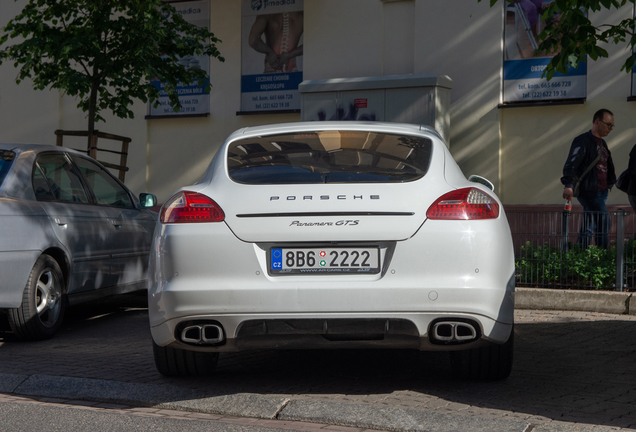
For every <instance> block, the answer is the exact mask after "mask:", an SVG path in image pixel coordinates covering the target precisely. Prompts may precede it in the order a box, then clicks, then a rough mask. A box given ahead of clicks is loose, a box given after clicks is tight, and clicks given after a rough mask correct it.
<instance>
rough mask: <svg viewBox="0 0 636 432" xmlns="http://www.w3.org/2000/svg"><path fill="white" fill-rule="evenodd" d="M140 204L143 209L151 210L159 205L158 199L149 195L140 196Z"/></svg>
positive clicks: (142, 194) (141, 194)
mask: <svg viewBox="0 0 636 432" xmlns="http://www.w3.org/2000/svg"><path fill="white" fill-rule="evenodd" d="M139 203H140V204H141V206H142V207H143V208H150V207H154V206H156V205H157V197H156V196H154V195H153V194H149V193H143V192H142V193H140V194H139Z"/></svg>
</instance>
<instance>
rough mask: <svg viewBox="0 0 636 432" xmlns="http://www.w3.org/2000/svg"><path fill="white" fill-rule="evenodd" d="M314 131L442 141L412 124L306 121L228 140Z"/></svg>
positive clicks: (237, 134) (251, 129)
mask: <svg viewBox="0 0 636 432" xmlns="http://www.w3.org/2000/svg"><path fill="white" fill-rule="evenodd" d="M316 130H351V131H373V132H385V133H407V134H408V133H422V132H424V133H428V134H432V135H434V136H436V137H437V138H439V139H440V140H442V141H444V139H443V138H442V137H441V135H440V134H439V133H438V132H437V131H436V130H435V129H433V128H432V127H430V126H427V125H419V124H412V123H393V122H391V123H389V122H375V121H307V122H295V123H278V124H269V125H262V126H252V127H246V128H242V129H239V130H237V131H236V132H234V133H233V134H232V135H230V137H228V141H229V140H230V139H238V138H239V137H241V136H248V135H249V136H257V135H269V134H275V133H292V132H303V131H316Z"/></svg>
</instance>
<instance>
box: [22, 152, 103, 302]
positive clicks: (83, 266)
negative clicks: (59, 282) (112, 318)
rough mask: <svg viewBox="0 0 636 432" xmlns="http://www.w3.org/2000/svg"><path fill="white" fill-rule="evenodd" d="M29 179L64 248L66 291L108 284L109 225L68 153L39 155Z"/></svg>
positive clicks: (101, 286) (100, 286) (84, 289)
mask: <svg viewBox="0 0 636 432" xmlns="http://www.w3.org/2000/svg"><path fill="white" fill-rule="evenodd" d="M32 181H33V189H34V191H35V195H36V199H37V200H38V201H39V202H40V204H41V205H42V207H43V208H44V210H45V211H46V213H47V214H48V216H49V218H50V220H51V224H52V226H53V231H54V232H55V235H56V236H57V238H58V239H59V241H60V242H61V243H62V244H63V245H64V246H65V247H66V248H67V253H68V255H69V260H70V264H71V272H70V284H69V294H73V293H75V292H80V291H88V290H93V289H99V288H104V287H107V286H109V285H111V284H112V283H113V281H112V277H111V271H110V259H111V252H110V248H111V244H110V242H111V240H110V238H109V236H110V233H111V231H112V228H111V227H110V226H109V225H108V219H107V217H106V214H105V213H104V211H103V210H102V208H101V207H100V206H97V205H95V204H94V203H93V202H92V200H91V197H90V194H89V193H88V191H87V190H86V189H85V187H84V185H83V184H82V181H81V177H80V174H79V172H77V171H76V169H75V168H74V167H73V165H72V163H71V161H70V160H69V159H68V156H67V155H66V154H65V153H61V152H51V153H43V154H42V155H40V156H39V157H38V158H37V159H36V164H35V166H34V170H33V179H32Z"/></svg>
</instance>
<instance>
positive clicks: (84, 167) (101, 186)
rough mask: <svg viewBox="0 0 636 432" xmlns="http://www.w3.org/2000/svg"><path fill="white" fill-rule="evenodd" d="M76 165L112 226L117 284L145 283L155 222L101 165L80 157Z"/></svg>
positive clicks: (113, 267)
mask: <svg viewBox="0 0 636 432" xmlns="http://www.w3.org/2000/svg"><path fill="white" fill-rule="evenodd" d="M73 161H74V162H75V164H76V165H77V166H78V168H79V170H80V172H81V173H82V175H83V177H84V179H85V181H86V184H87V185H88V187H89V188H90V189H91V191H92V193H93V195H94V196H95V202H96V203H97V204H98V205H99V206H100V207H101V208H102V211H103V212H104V213H106V215H107V217H108V221H109V224H110V225H111V228H112V233H111V236H112V238H113V240H114V242H113V250H112V261H111V272H112V273H113V277H114V278H115V281H116V284H117V285H124V284H131V283H138V282H141V281H145V280H146V279H147V272H148V255H149V253H150V243H151V241H152V233H153V231H154V227H155V218H154V217H153V216H152V215H151V214H150V212H148V211H147V210H141V209H138V208H137V206H136V205H135V202H134V201H133V197H132V194H131V193H130V191H129V190H128V189H126V188H125V187H124V186H123V185H122V184H121V183H119V181H117V180H116V179H115V177H113V176H112V175H111V174H110V173H109V172H107V171H106V170H105V169H103V168H102V167H100V166H99V165H98V164H96V163H94V162H93V161H91V160H89V159H87V158H84V157H79V156H73ZM143 288H146V286H145V283H144V285H143Z"/></svg>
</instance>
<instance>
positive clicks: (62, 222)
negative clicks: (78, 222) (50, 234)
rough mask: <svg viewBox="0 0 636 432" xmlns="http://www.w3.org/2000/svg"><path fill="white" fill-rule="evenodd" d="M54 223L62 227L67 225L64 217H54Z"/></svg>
mask: <svg viewBox="0 0 636 432" xmlns="http://www.w3.org/2000/svg"><path fill="white" fill-rule="evenodd" d="M55 223H56V224H58V225H59V226H61V227H62V228H66V227H67V226H68V223H67V222H66V219H61V218H55Z"/></svg>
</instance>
